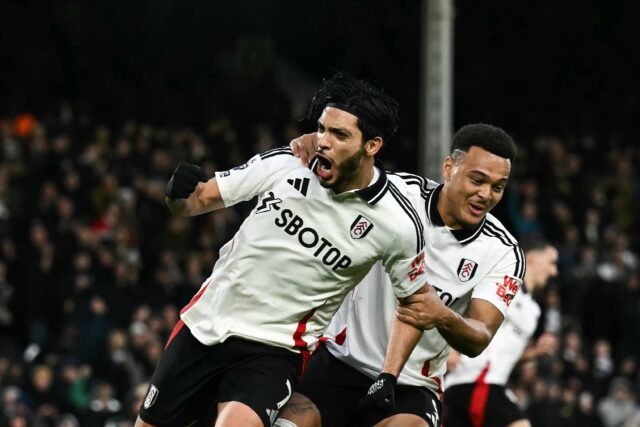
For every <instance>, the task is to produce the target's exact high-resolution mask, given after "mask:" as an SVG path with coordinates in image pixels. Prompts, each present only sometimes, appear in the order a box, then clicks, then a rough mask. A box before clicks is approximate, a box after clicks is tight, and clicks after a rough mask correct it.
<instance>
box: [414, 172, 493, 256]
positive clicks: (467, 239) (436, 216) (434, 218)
mask: <svg viewBox="0 0 640 427" xmlns="http://www.w3.org/2000/svg"><path fill="white" fill-rule="evenodd" d="M442 187H443V184H440V185H439V186H437V187H436V188H434V189H433V191H432V192H431V193H430V194H429V196H428V197H427V201H426V203H427V215H428V217H429V221H431V223H432V224H434V225H437V226H438V227H445V223H444V221H443V220H442V217H441V216H440V212H438V199H439V197H440V192H441V191H442ZM486 220H487V218H486V217H485V218H482V222H480V224H478V225H476V226H475V227H468V228H459V229H457V230H451V234H453V236H454V237H455V238H456V239H457V240H458V242H460V243H462V244H463V245H466V244H467V243H471V242H472V241H474V240H475V239H476V237H478V236H479V235H480V232H481V231H482V227H483V226H484V223H485V221H486Z"/></svg>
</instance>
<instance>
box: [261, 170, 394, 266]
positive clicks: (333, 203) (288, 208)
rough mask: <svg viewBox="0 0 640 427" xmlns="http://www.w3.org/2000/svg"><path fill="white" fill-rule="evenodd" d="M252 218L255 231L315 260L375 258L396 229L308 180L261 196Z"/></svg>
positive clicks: (360, 204) (356, 201) (361, 204)
mask: <svg viewBox="0 0 640 427" xmlns="http://www.w3.org/2000/svg"><path fill="white" fill-rule="evenodd" d="M253 217H254V218H253V222H254V224H253V227H254V228H257V229H258V230H259V231H260V232H262V233H264V234H267V235H269V236H271V238H273V239H276V240H282V241H285V242H288V244H290V245H292V246H293V249H294V250H295V249H296V248H297V250H304V251H311V252H312V253H313V254H314V256H316V257H324V256H325V255H326V254H330V253H333V252H337V251H340V252H341V253H343V254H345V255H348V256H349V258H350V259H352V260H354V261H355V260H359V259H367V260H368V259H371V258H376V257H377V256H378V255H379V254H380V253H381V252H382V251H383V250H385V249H386V248H387V246H388V244H389V243H388V242H389V239H392V238H393V234H394V229H395V228H394V227H393V225H392V224H390V223H389V222H387V216H386V215H385V214H384V212H382V211H381V209H377V208H376V206H374V205H370V204H368V203H366V202H365V201H364V200H362V199H360V198H359V197H358V196H356V195H353V196H352V197H344V198H339V199H336V198H335V197H331V195H330V194H328V191H327V190H326V189H324V188H322V187H321V186H320V185H319V184H318V183H317V181H316V180H313V179H312V178H311V179H310V178H307V177H295V178H290V179H286V180H284V181H283V182H282V183H280V184H279V185H277V186H275V187H274V188H273V190H270V191H267V192H266V193H264V194H262V195H260V197H259V199H258V202H257V205H256V208H255V210H254V215H253ZM332 248H334V249H332ZM330 257H331V255H329V258H330Z"/></svg>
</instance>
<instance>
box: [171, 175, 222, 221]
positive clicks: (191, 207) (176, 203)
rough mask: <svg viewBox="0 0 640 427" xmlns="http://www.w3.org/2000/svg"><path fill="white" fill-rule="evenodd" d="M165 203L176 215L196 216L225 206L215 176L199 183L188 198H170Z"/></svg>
mask: <svg viewBox="0 0 640 427" xmlns="http://www.w3.org/2000/svg"><path fill="white" fill-rule="evenodd" d="M165 203H166V205H167V207H168V208H169V210H170V211H171V213H172V214H174V215H175V216H182V217H186V216H195V215H200V214H203V213H206V212H211V211H213V210H215V209H220V208H222V207H224V203H223V202H222V199H221V198H220V191H219V189H218V185H217V183H216V181H215V178H212V179H210V180H209V181H208V182H204V183H198V185H197V186H196V189H195V190H194V191H193V193H191V194H190V195H189V197H188V198H186V199H175V200H174V199H170V198H169V197H165Z"/></svg>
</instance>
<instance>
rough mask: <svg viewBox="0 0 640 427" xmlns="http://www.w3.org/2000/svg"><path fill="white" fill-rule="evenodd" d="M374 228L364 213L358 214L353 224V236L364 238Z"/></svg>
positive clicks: (354, 237)
mask: <svg viewBox="0 0 640 427" xmlns="http://www.w3.org/2000/svg"><path fill="white" fill-rule="evenodd" d="M372 228H373V224H372V223H371V221H369V220H368V219H367V218H365V217H364V216H362V215H358V217H357V218H356V220H355V221H353V224H351V238H353V239H362V238H363V237H364V236H366V235H367V233H369V232H370V231H371V229H372Z"/></svg>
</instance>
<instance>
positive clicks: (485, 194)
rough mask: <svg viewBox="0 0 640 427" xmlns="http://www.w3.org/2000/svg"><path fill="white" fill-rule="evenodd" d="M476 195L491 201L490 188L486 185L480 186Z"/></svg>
mask: <svg viewBox="0 0 640 427" xmlns="http://www.w3.org/2000/svg"><path fill="white" fill-rule="evenodd" d="M478 195H479V196H480V197H481V198H482V199H484V200H489V199H491V186H490V185H488V184H485V185H483V186H481V187H480V189H479V190H478Z"/></svg>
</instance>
